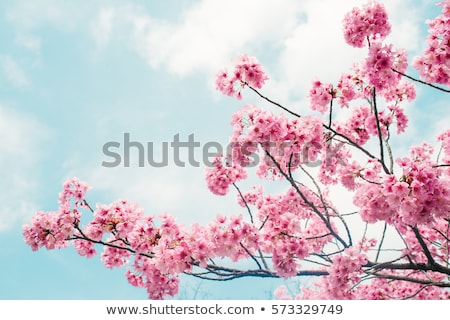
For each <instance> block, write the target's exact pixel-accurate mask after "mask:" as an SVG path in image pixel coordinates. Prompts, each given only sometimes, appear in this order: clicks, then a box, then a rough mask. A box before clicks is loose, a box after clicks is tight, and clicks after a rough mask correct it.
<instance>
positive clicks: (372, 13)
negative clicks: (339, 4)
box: [343, 2, 391, 48]
mask: <svg viewBox="0 0 450 320" xmlns="http://www.w3.org/2000/svg"><path fill="white" fill-rule="evenodd" d="M343 25H344V38H345V41H346V42H347V43H348V44H349V45H351V46H353V47H357V48H361V47H363V46H364V43H365V42H366V41H367V40H376V39H384V38H385V37H386V36H387V35H388V34H389V33H390V32H391V25H390V24H389V21H388V15H387V12H386V10H385V8H384V6H383V5H382V4H381V3H378V2H370V3H368V4H366V5H364V6H363V7H362V8H358V7H355V8H353V9H352V10H351V11H350V12H348V13H347V14H346V15H345V18H344V21H343Z"/></svg>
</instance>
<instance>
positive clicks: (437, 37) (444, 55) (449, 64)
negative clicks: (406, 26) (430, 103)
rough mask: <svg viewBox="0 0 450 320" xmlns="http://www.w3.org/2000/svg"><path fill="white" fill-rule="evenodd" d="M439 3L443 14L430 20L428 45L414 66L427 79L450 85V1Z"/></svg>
mask: <svg viewBox="0 0 450 320" xmlns="http://www.w3.org/2000/svg"><path fill="white" fill-rule="evenodd" d="M439 5H440V6H442V14H441V15H440V16H438V17H436V18H435V19H433V20H431V21H429V22H428V24H429V26H430V29H429V33H430V34H429V36H428V37H427V44H428V47H427V48H426V49H425V51H424V52H423V54H422V56H420V57H417V58H416V59H415V60H414V62H413V67H414V68H416V69H417V70H418V71H419V74H420V76H421V77H422V78H423V79H425V80H426V81H428V82H432V83H440V84H444V85H448V86H450V45H449V44H450V28H449V27H448V26H449V25H450V1H449V0H446V1H443V2H441V3H440V4H439Z"/></svg>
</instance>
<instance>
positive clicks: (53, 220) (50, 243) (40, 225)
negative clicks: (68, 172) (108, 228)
mask: <svg viewBox="0 0 450 320" xmlns="http://www.w3.org/2000/svg"><path fill="white" fill-rule="evenodd" d="M89 188H90V186H89V185H88V184H87V183H85V182H83V181H79V180H78V179H76V178H71V179H68V180H67V181H66V182H65V183H64V185H63V190H62V191H61V192H60V194H59V198H58V201H59V208H58V210H57V211H51V212H43V211H39V212H37V213H36V214H35V215H34V216H33V217H32V219H31V224H25V225H24V226H23V236H24V239H25V242H26V243H27V244H28V245H29V246H30V247H31V248H32V249H33V251H36V250H38V249H39V248H40V247H46V248H47V249H54V248H63V247H66V246H67V245H68V244H69V242H68V241H67V240H68V239H69V238H70V237H71V236H73V235H74V234H75V232H76V229H75V227H76V226H77V225H78V223H79V222H80V219H81V212H80V211H79V208H82V207H86V204H85V203H84V201H83V200H84V196H85V194H86V192H87V191H88V190H89ZM72 200H73V203H74V208H72V206H71V201H72Z"/></svg>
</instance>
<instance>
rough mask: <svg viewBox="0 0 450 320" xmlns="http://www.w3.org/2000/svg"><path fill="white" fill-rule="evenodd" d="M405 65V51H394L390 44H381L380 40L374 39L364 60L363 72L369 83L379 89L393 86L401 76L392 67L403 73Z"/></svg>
mask: <svg viewBox="0 0 450 320" xmlns="http://www.w3.org/2000/svg"><path fill="white" fill-rule="evenodd" d="M407 65H408V63H407V55H406V51H404V50H398V51H394V50H393V49H392V45H382V43H381V42H380V41H374V42H373V43H372V44H371V46H370V49H369V56H368V57H367V59H366V61H365V65H364V68H365V69H364V73H365V75H366V76H367V77H368V79H369V84H370V85H372V86H373V87H374V88H375V89H377V90H380V91H381V90H385V89H388V88H395V87H396V86H397V85H398V83H399V82H400V79H401V77H402V76H401V75H400V74H399V73H396V72H394V71H393V70H392V69H395V70H397V71H400V72H402V73H403V72H405V70H406V67H407Z"/></svg>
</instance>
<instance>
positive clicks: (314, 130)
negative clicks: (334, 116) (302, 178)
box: [229, 105, 324, 178]
mask: <svg viewBox="0 0 450 320" xmlns="http://www.w3.org/2000/svg"><path fill="white" fill-rule="evenodd" d="M232 125H233V128H234V131H233V135H232V137H231V141H230V144H231V145H232V146H233V149H232V152H231V154H230V155H229V158H231V160H230V161H231V162H233V163H239V164H241V165H243V166H246V165H247V164H249V163H252V164H254V165H258V171H257V174H258V175H259V176H260V177H270V178H273V177H282V175H281V173H280V171H279V168H278V166H277V165H276V164H275V163H274V160H275V161H276V163H278V165H279V166H280V168H281V169H282V170H283V171H284V172H288V170H289V169H290V170H295V169H296V168H298V167H299V165H301V164H305V163H313V162H315V161H317V160H318V156H319V155H320V153H321V150H322V148H323V143H324V128H323V121H322V120H321V119H320V118H317V117H313V116H305V117H301V118H299V119H288V118H286V116H285V115H283V114H279V115H276V114H274V113H272V112H269V111H264V110H261V109H257V108H256V107H254V106H251V105H247V106H246V107H245V108H244V109H243V110H239V111H238V112H236V113H235V115H234V116H233V121H232ZM258 147H260V148H261V149H258ZM258 150H261V153H262V155H261V161H259V162H258V163H255V162H257V161H258V160H259V159H260V158H259V157H258V156H256V154H257V153H258Z"/></svg>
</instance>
